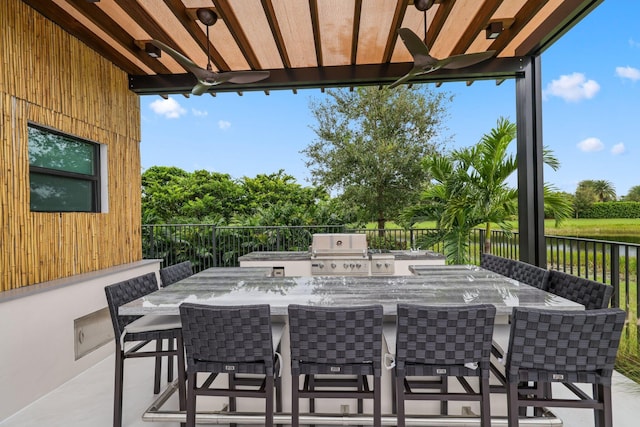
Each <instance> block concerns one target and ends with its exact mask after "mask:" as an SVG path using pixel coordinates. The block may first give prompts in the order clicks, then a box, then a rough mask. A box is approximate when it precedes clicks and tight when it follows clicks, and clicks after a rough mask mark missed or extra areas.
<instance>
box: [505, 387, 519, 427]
mask: <svg viewBox="0 0 640 427" xmlns="http://www.w3.org/2000/svg"><path fill="white" fill-rule="evenodd" d="M519 409H520V408H519V406H518V384H516V383H511V382H510V383H507V421H508V422H507V425H508V426H509V427H518V426H519V418H520V410H519Z"/></svg>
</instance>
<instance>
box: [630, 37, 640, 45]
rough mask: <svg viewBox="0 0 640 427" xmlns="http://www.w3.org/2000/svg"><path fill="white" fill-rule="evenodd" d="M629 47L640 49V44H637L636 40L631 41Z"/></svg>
mask: <svg viewBox="0 0 640 427" xmlns="http://www.w3.org/2000/svg"><path fill="white" fill-rule="evenodd" d="M629 46H631V47H640V42H637V41H635V40H634V39H629Z"/></svg>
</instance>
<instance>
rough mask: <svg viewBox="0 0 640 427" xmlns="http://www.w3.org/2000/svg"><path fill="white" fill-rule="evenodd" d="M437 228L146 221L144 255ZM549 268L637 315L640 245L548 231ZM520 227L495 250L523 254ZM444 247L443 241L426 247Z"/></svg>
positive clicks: (380, 238) (400, 243)
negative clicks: (592, 286) (602, 288)
mask: <svg viewBox="0 0 640 427" xmlns="http://www.w3.org/2000/svg"><path fill="white" fill-rule="evenodd" d="M437 232H438V230H435V229H410V230H403V229H385V230H373V229H363V228H361V229H353V228H348V227H346V226H342V225H323V226H254V227H249V226H247V227H245V226H239V227H230V226H215V225H210V224H159V225H143V226H142V241H143V249H142V252H143V257H144V258H156V259H162V260H163V262H162V266H163V267H164V266H167V265H173V264H176V263H178V262H181V261H187V260H190V261H191V262H192V263H193V265H194V268H195V270H196V271H201V270H204V269H206V268H209V267H224V266H237V265H239V262H238V258H239V257H240V256H242V255H246V254H248V253H250V252H254V251H306V250H308V248H309V245H310V244H311V239H312V236H313V234H314V233H366V234H367V236H368V237H367V241H368V244H369V247H370V248H372V249H410V248H415V247H416V246H418V243H419V242H421V241H424V240H425V239H424V238H425V237H427V236H433V235H434V234H435V233H437ZM545 237H546V246H547V268H550V269H555V270H561V271H565V272H568V273H570V274H574V275H577V276H581V277H586V278H590V279H593V280H596V281H600V282H603V283H607V284H610V285H612V286H613V287H614V296H613V298H612V305H613V306H615V307H621V308H623V309H625V310H626V311H627V313H629V314H630V320H631V319H634V321H635V319H637V317H638V316H637V315H638V306H640V295H639V294H638V292H637V281H638V277H640V265H639V264H638V262H637V255H638V250H639V248H640V245H638V244H632V243H623V242H612V241H605V240H594V239H583V238H574V237H561V236H545ZM484 240H485V231H484V230H481V229H475V230H473V231H472V232H471V233H470V234H469V238H468V251H469V253H468V258H469V260H470V262H471V263H474V264H479V263H480V254H481V253H482V251H483V246H484ZM518 242H519V235H518V233H515V232H513V233H505V232H503V231H500V230H497V231H492V232H491V244H490V247H491V253H493V254H495V255H499V256H502V257H505V258H512V259H518V255H519V251H518ZM422 249H431V250H434V251H436V252H439V253H443V244H442V242H438V243H435V244H434V245H432V246H431V247H429V248H427V247H422Z"/></svg>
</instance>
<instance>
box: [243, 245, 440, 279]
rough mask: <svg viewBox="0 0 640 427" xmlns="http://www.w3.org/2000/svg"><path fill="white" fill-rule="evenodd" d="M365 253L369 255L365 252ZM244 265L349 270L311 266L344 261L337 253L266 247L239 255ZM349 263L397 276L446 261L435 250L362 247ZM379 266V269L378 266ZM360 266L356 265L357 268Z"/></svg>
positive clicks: (288, 270) (297, 271)
mask: <svg viewBox="0 0 640 427" xmlns="http://www.w3.org/2000/svg"><path fill="white" fill-rule="evenodd" d="M365 254H366V255H365ZM238 261H239V262H240V266H241V267H271V268H273V271H274V273H273V274H274V275H276V276H278V275H279V276H311V275H325V274H333V275H343V274H348V273H349V272H348V271H344V270H345V269H343V270H340V271H326V272H324V271H318V270H319V269H315V271H314V269H312V264H322V263H324V264H326V266H327V267H326V268H325V270H329V268H328V266H329V265H331V264H332V263H335V264H336V265H342V264H343V262H345V261H344V256H340V255H337V256H335V257H333V258H331V257H328V256H327V255H326V253H325V254H324V256H317V257H316V256H312V253H311V252H310V251H297V252H295V251H292V252H282V251H265V252H259V251H256V252H250V253H248V254H246V255H243V256H241V257H239V258H238ZM346 262H348V263H349V264H351V263H354V265H360V266H361V270H360V271H359V275H368V274H373V275H375V274H378V275H380V274H386V275H396V276H406V275H411V271H410V270H409V266H410V265H414V264H422V265H444V263H445V258H444V256H443V255H442V254H439V253H436V252H432V251H422V250H421V251H400V250H394V251H384V252H383V251H379V250H375V249H374V250H369V251H367V250H361V251H359V252H357V253H355V252H354V254H353V255H351V256H350V257H349V258H348V260H347V261H346ZM382 265H386V266H388V265H390V266H391V268H387V269H386V271H385V269H382V271H380V267H382ZM376 266H378V267H379V268H378V270H375V268H376ZM356 270H357V269H356Z"/></svg>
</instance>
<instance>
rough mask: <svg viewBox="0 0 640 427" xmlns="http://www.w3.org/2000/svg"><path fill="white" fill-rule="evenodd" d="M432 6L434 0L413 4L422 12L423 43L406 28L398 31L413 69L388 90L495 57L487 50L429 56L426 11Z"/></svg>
mask: <svg viewBox="0 0 640 427" xmlns="http://www.w3.org/2000/svg"><path fill="white" fill-rule="evenodd" d="M433 4H434V0H415V2H414V6H415V7H416V9H418V10H420V11H423V12H424V36H425V41H424V42H423V41H422V40H421V39H420V37H418V36H417V35H416V33H414V32H413V31H411V30H410V29H408V28H400V29H399V30H398V34H399V35H400V38H401V39H402V41H403V43H404V45H405V46H406V47H407V49H408V50H409V53H411V56H412V57H413V68H411V70H409V72H408V73H407V74H405V75H404V76H402V77H400V78H399V79H398V80H396V81H395V82H393V83H391V84H390V85H389V87H390V88H394V87H396V86H398V85H400V84H402V83H404V82H406V81H407V80H409V79H411V78H413V77H415V76H420V75H422V74H428V73H431V72H433V71H436V70H438V69H440V68H447V69H454V70H455V69H458V68H464V67H469V66H471V65H474V64H478V63H480V62H482V61H485V60H487V59H489V58H491V57H492V56H493V55H495V53H496V51H495V50H489V51H487V52H478V53H467V54H462V55H453V56H449V57H447V58H444V59H437V58H434V57H433V56H431V55H430V54H429V48H428V47H427V45H426V38H427V9H429V8H430V7H431V6H433Z"/></svg>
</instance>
